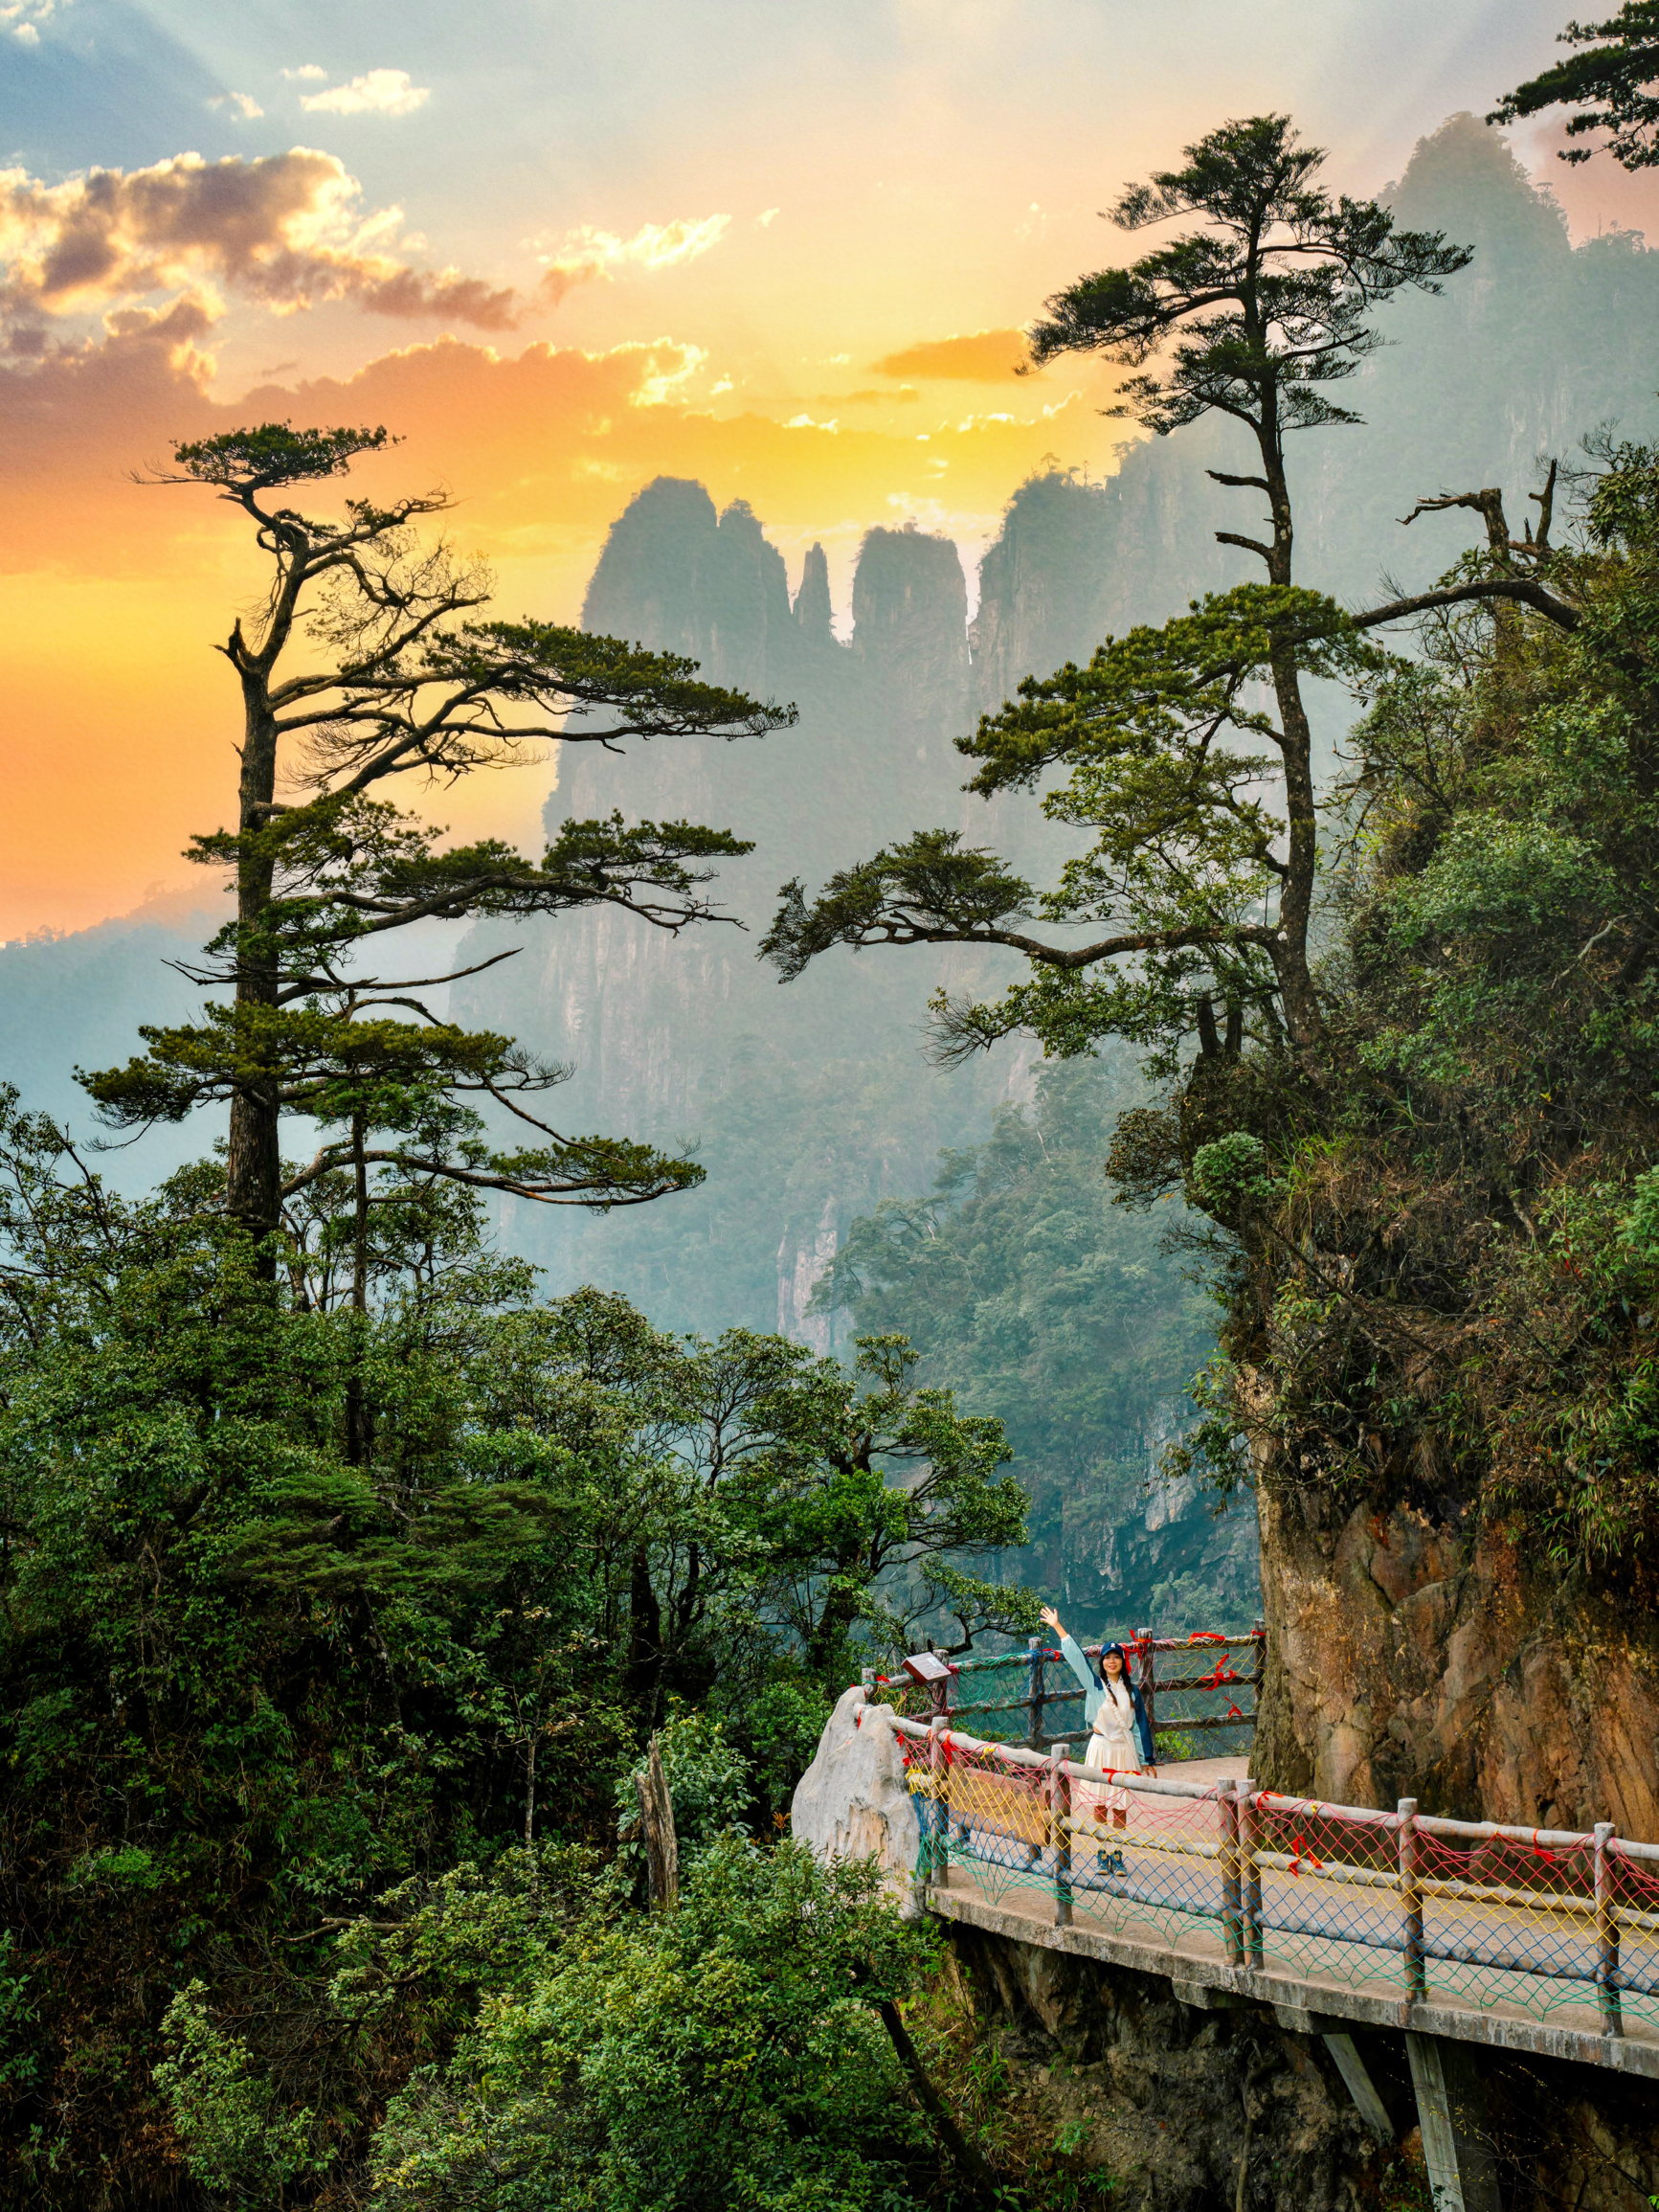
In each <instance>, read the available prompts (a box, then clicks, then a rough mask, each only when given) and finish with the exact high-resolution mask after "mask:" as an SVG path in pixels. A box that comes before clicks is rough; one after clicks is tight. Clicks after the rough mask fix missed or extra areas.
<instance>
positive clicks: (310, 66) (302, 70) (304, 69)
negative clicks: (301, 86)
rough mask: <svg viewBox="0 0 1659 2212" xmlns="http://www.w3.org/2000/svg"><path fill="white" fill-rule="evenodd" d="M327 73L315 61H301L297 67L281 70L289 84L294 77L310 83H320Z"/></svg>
mask: <svg viewBox="0 0 1659 2212" xmlns="http://www.w3.org/2000/svg"><path fill="white" fill-rule="evenodd" d="M327 74H328V72H327V71H326V70H325V69H324V68H321V67H320V66H319V65H318V64H317V63H316V62H315V61H302V62H301V64H300V66H299V68H298V69H284V70H283V72H282V75H283V76H284V77H285V78H286V79H288V82H289V83H290V84H292V83H293V82H294V81H295V80H296V79H303V80H304V81H306V82H308V83H312V84H320V83H321V82H322V81H323V79H324V78H325V77H326V76H327Z"/></svg>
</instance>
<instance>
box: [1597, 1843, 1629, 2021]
mask: <svg viewBox="0 0 1659 2212" xmlns="http://www.w3.org/2000/svg"><path fill="white" fill-rule="evenodd" d="M1617 1833H1618V1831H1617V1829H1615V1827H1614V1826H1613V1823H1612V1821H1611V1820H1598V1821H1597V1822H1596V1992H1597V1995H1598V1996H1599V1997H1600V1998H1601V2000H1602V2033H1603V2035H1604V2036H1622V2035H1623V2034H1624V2032H1625V2019H1624V2007H1623V2002H1622V2000H1621V1998H1620V1996H1619V1907H1618V1902H1617V1900H1616V1898H1615V1897H1614V1894H1613V1865H1612V1861H1613V1856H1614V1854H1613V1850H1612V1843H1613V1839H1614V1837H1615V1836H1616V1835H1617Z"/></svg>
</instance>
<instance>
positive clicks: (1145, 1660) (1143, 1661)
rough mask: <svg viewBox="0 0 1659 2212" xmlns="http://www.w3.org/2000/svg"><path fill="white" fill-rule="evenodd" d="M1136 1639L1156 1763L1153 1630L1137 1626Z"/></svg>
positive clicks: (1155, 1677)
mask: <svg viewBox="0 0 1659 2212" xmlns="http://www.w3.org/2000/svg"><path fill="white" fill-rule="evenodd" d="M1134 1640H1135V1641H1136V1643H1138V1644H1139V1646H1140V1702H1141V1704H1143V1705H1144V1706H1145V1707H1146V1732H1147V1734H1148V1735H1149V1736H1150V1737H1151V1738H1152V1755H1153V1760H1154V1763H1156V1760H1157V1668H1156V1661H1155V1659H1154V1657H1153V1648H1152V1630H1151V1629H1150V1628H1137V1629H1136V1630H1135V1632H1134Z"/></svg>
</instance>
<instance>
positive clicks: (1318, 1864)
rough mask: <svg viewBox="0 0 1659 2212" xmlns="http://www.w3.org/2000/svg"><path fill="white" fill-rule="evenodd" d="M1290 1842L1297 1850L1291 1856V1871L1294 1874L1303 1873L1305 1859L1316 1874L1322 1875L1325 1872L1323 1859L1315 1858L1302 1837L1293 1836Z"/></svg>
mask: <svg viewBox="0 0 1659 2212" xmlns="http://www.w3.org/2000/svg"><path fill="white" fill-rule="evenodd" d="M1290 1840H1291V1842H1292V1843H1293V1844H1294V1846H1295V1849H1294V1850H1293V1851H1292V1853H1291V1855H1290V1866H1289V1871H1290V1872H1291V1873H1292V1874H1297V1875H1299V1874H1300V1873H1301V1871H1302V1862H1303V1860H1304V1859H1306V1860H1307V1862H1308V1863H1309V1865H1310V1866H1312V1869H1313V1871H1314V1873H1315V1874H1322V1873H1323V1872H1324V1871H1325V1862H1324V1861H1323V1860H1322V1859H1315V1858H1314V1856H1313V1854H1312V1851H1310V1850H1309V1848H1308V1846H1307V1844H1306V1843H1305V1842H1304V1841H1303V1840H1302V1838H1301V1837H1300V1836H1292V1837H1291V1839H1290Z"/></svg>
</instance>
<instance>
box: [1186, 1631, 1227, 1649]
mask: <svg viewBox="0 0 1659 2212" xmlns="http://www.w3.org/2000/svg"><path fill="white" fill-rule="evenodd" d="M1226 1640H1227V1639H1226V1637H1225V1636H1223V1635H1222V1632H1221V1630H1220V1629H1216V1628H1196V1629H1194V1631H1193V1633H1192V1635H1191V1636H1188V1638H1187V1648H1188V1649H1189V1650H1191V1648H1192V1646H1193V1645H1194V1644H1196V1643H1225V1642H1226Z"/></svg>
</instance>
